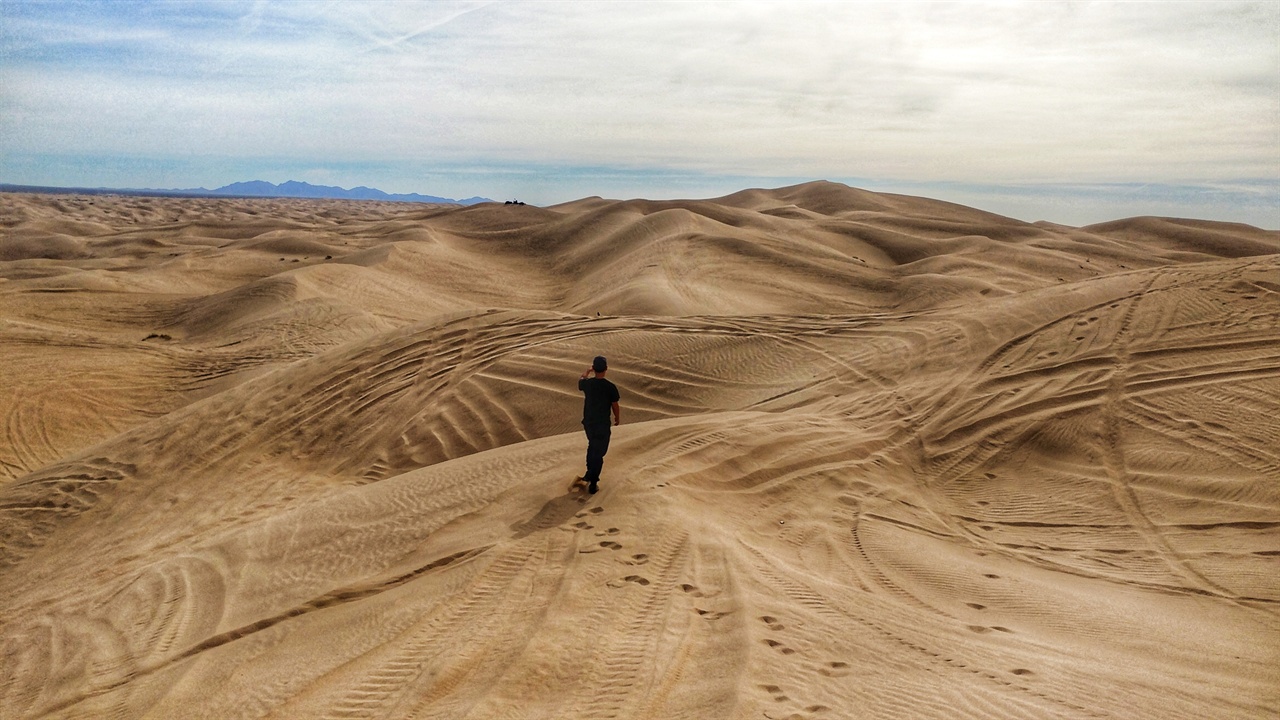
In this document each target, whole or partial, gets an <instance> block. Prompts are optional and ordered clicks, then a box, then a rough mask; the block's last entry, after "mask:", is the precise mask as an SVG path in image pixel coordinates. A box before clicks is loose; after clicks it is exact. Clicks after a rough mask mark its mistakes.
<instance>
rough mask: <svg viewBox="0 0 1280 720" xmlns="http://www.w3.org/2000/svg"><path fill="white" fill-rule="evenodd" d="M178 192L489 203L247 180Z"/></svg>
mask: <svg viewBox="0 0 1280 720" xmlns="http://www.w3.org/2000/svg"><path fill="white" fill-rule="evenodd" d="M181 192H192V193H208V194H210V195H234V196H237V197H297V198H337V199H342V200H386V201H391V202H419V203H449V204H452V205H475V204H478V203H482V202H493V201H492V200H490V199H489V198H483V197H470V198H466V199H464V200H453V199H451V198H443V197H436V196H434V195H419V194H418V193H408V194H397V193H387V192H383V191H382V190H379V189H377V188H371V187H365V186H363V185H361V186H359V187H353V188H351V189H350V190H347V189H344V188H340V187H336V186H333V185H312V184H311V183H305V182H298V181H297V180H289V181H287V182H283V183H280V184H279V185H275V184H273V183H269V182H266V181H264V180H250V181H248V182H236V183H231V184H230V185H224V186H222V187H220V188H218V189H216V190H205V189H204V188H197V189H195V190H184V191H181Z"/></svg>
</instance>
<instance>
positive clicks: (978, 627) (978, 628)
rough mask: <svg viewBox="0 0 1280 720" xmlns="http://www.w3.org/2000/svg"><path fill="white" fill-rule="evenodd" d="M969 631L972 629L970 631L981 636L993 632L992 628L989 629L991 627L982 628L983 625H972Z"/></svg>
mask: <svg viewBox="0 0 1280 720" xmlns="http://www.w3.org/2000/svg"><path fill="white" fill-rule="evenodd" d="M969 629H970V630H972V631H973V632H976V633H979V634H981V633H989V632H991V628H989V627H984V626H982V625H970V626H969Z"/></svg>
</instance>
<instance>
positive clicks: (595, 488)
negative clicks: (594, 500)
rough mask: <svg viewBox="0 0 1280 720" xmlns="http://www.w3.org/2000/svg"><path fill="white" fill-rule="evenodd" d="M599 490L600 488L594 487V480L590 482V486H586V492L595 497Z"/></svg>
mask: <svg viewBox="0 0 1280 720" xmlns="http://www.w3.org/2000/svg"><path fill="white" fill-rule="evenodd" d="M599 489H600V486H599V485H596V481H595V480H592V481H591V484H590V485H588V486H587V492H589V493H591V494H592V495H595V494H596V491H597V490H599Z"/></svg>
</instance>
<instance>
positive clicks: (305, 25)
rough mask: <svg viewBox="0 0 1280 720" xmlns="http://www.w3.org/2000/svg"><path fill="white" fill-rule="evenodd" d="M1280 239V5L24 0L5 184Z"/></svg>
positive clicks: (7, 101) (1, 171) (6, 55)
mask: <svg viewBox="0 0 1280 720" xmlns="http://www.w3.org/2000/svg"><path fill="white" fill-rule="evenodd" d="M816 179H826V180H833V181H837V182H844V183H846V184H849V185H853V186H856V187H862V188H866V189H869V190H877V191H886V192H901V193H907V194H912V195H924V196H929V197H935V198H940V199H944V200H950V201H952V202H959V203H963V204H966V205H971V206H974V207H979V208H982V209H984V210H989V211H992V212H998V213H1001V214H1005V215H1009V216H1012V217H1016V218H1019V219H1022V220H1028V221H1034V220H1049V221H1052V222H1059V223H1064V224H1070V225H1084V224H1088V223H1092V222H1101V221H1105V220H1111V219H1117V218H1121V217H1131V216H1137V215H1165V216H1178V217H1196V218H1205V219H1214V220H1226V221H1237V222H1246V223H1250V224H1253V225H1258V226H1260V227H1265V228H1269V229H1277V228H1280V2H1275V1H1272V2H1228V1H1226V0H1220V1H1215V2H1204V3H1198V2H1178V1H1161V2H1119V3H1117V2H1053V1H1050V0H1043V1H1039V2H1026V3H1016V2H999V3H979V2H963V3H961V2H946V3H923V2H901V1H899V2H890V3H860V2H847V1H845V2H833V3H826V2H740V1H739V2H692V1H689V2H636V3H628V2H585V1H584V2H550V1H548V2H449V1H443V0H442V1H438V2H412V1H410V0H399V1H388V2H360V1H358V0H342V1H340V2H307V1H306V0H294V1H291V2H237V1H233V0H218V1H215V2H195V1H191V2H141V1H138V2H132V1H131V2H111V1H109V0H98V1H95V2H75V1H69V0H58V1H57V2H32V1H28V0H0V183H12V184H28V185H53V186H64V187H117V188H119V187H131V188H193V187H207V188H215V187H219V186H221V185H226V184H229V183H232V182H236V181H244V180H267V181H270V182H275V183H280V182H284V181H286V180H299V181H304V182H310V183H313V184H325V185H340V186H342V187H353V186H357V185H366V186H371V187H377V188H380V189H382V190H385V191H387V192H399V193H409V192H418V193H422V194H428V195H437V196H444V197H453V198H464V197H471V196H477V195H478V196H484V197H490V198H493V199H495V200H507V199H518V200H522V201H525V202H529V203H532V204H538V205H547V204H553V203H558V202H565V201H569V200H574V199H577V198H582V197H588V196H593V195H599V196H603V197H612V198H634V197H644V198H651V199H674V198H709V197H718V196H721V195H726V194H729V193H731V192H734V191H737V190H741V189H744V188H748V187H781V186H785V185H792V184H796V183H800V182H805V181H809V180H816Z"/></svg>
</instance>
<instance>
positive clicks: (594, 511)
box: [587, 505, 604, 515]
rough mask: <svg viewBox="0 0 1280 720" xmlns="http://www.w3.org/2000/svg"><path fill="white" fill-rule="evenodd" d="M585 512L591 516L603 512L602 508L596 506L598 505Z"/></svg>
mask: <svg viewBox="0 0 1280 720" xmlns="http://www.w3.org/2000/svg"><path fill="white" fill-rule="evenodd" d="M587 512H589V513H591V514H593V515H596V514H599V513H602V512H604V508H602V507H600V506H598V505H597V506H596V507H593V508H591V509H590V510H588V511H587Z"/></svg>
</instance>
